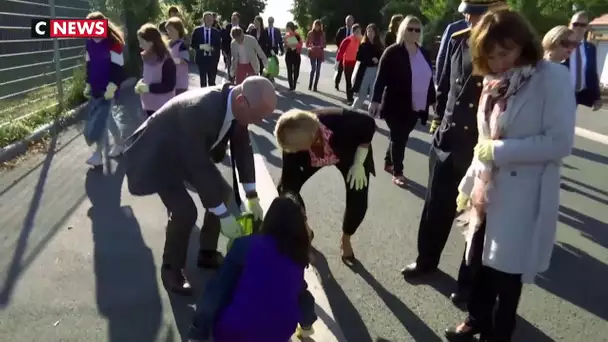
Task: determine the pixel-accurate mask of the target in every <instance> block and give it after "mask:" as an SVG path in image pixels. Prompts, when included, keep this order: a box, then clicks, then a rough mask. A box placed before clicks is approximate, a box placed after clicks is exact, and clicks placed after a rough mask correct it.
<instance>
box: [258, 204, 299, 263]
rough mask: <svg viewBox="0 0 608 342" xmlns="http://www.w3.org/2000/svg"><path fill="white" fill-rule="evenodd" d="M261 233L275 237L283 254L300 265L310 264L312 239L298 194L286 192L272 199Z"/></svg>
mask: <svg viewBox="0 0 608 342" xmlns="http://www.w3.org/2000/svg"><path fill="white" fill-rule="evenodd" d="M260 233H261V234H263V235H268V236H271V237H273V238H274V240H275V242H276V246H277V250H278V251H279V253H281V254H282V255H284V256H286V257H287V258H289V259H291V260H292V261H294V262H295V263H297V264H298V265H300V266H303V267H306V266H307V265H308V264H309V262H310V260H309V258H308V252H309V250H310V240H309V237H308V230H307V223H306V216H305V214H304V208H303V207H302V204H301V203H300V200H299V199H298V197H297V195H293V194H291V193H285V194H282V195H280V196H279V197H277V198H275V199H274V201H272V204H270V208H268V211H267V212H266V215H265V216H264V223H262V227H261V230H260Z"/></svg>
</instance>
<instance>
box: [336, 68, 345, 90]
mask: <svg viewBox="0 0 608 342" xmlns="http://www.w3.org/2000/svg"><path fill="white" fill-rule="evenodd" d="M336 63H338V70H336V75H335V77H334V82H335V83H336V88H338V87H339V86H340V81H342V72H343V71H344V67H343V66H342V63H339V62H336Z"/></svg>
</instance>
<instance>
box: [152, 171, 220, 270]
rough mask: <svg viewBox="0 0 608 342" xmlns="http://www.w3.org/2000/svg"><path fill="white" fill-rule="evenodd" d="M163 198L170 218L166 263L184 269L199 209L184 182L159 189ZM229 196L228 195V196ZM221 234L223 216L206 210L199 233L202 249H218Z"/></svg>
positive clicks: (165, 249) (164, 256)
mask: <svg viewBox="0 0 608 342" xmlns="http://www.w3.org/2000/svg"><path fill="white" fill-rule="evenodd" d="M158 195H159V196H160V199H161V201H162V202H163V204H164V205H165V207H166V208H167V214H168V216H169V221H168V222H167V231H166V237H165V248H164V251H163V265H164V266H168V267H170V268H172V269H182V268H184V267H185V265H186V256H187V254H188V244H189V241H190V233H191V232H192V228H193V227H194V225H195V224H196V219H197V218H198V211H197V210H196V205H195V204H194V201H193V200H192V197H191V196H190V194H189V193H188V191H187V190H186V186H185V185H184V183H183V182H181V181H180V182H177V181H176V182H173V183H172V185H171V186H167V187H166V188H165V189H164V190H162V191H159V193H158ZM226 197H228V195H227V196H226ZM219 236H220V219H219V218H218V217H217V216H215V215H214V214H212V213H211V212H209V211H207V212H205V218H204V221H203V226H202V227H201V234H200V247H199V248H200V251H201V252H211V251H215V250H216V249H217V240H218V238H219Z"/></svg>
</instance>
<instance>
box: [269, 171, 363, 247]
mask: <svg viewBox="0 0 608 342" xmlns="http://www.w3.org/2000/svg"><path fill="white" fill-rule="evenodd" d="M336 166H337V168H338V170H339V171H340V173H341V174H342V177H343V178H344V184H345V185H346V209H345V211H344V219H343V221H342V232H343V233H344V234H346V235H353V234H355V232H356V231H357V228H359V225H361V222H363V219H364V218H365V213H366V212H367V192H368V189H367V187H365V188H363V189H361V190H355V189H351V188H350V186H349V185H348V182H347V181H346V179H347V175H348V170H349V168H350V166H351V165H342V164H338V165H336ZM293 170H294V172H298V174H292V175H289V177H287V179H289V182H283V180H284V179H286V178H285V177H284V176H283V178H282V179H281V181H280V183H279V186H278V191H279V193H285V192H292V193H296V194H297V197H298V200H299V201H300V204H301V205H302V206H303V207H305V205H304V199H303V198H302V196H300V189H302V186H303V185H304V183H306V181H307V180H308V179H309V178H310V177H312V176H313V175H314V174H315V173H316V172H317V171H319V170H321V168H318V167H307V168H304V169H303V170H301V169H299V168H298V169H293ZM283 172H285V171H283ZM367 179H368V180H369V173H368V174H367Z"/></svg>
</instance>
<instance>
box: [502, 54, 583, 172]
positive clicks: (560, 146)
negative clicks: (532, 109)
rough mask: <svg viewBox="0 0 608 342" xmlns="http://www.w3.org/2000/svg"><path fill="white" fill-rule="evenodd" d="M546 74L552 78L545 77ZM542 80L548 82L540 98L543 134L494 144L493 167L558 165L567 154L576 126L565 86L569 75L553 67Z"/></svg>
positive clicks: (569, 89)
mask: <svg viewBox="0 0 608 342" xmlns="http://www.w3.org/2000/svg"><path fill="white" fill-rule="evenodd" d="M549 73H551V74H552V75H547V74H549ZM544 77H546V78H547V82H546V83H545V84H544V86H543V88H542V91H543V93H542V95H541V96H542V100H543V102H544V104H543V112H542V125H543V132H542V133H541V134H540V135H536V136H531V137H527V138H522V139H504V140H497V141H496V142H495V145H494V163H495V164H496V166H498V167H501V166H504V165H508V164H513V163H548V162H558V161H560V160H561V159H563V158H565V157H567V156H568V155H570V152H571V151H572V145H573V141H574V127H575V126H576V100H575V98H574V92H572V87H571V86H570V83H568V82H569V80H570V75H569V73H568V71H567V69H566V68H563V67H561V66H560V67H557V65H555V68H551V69H550V70H548V71H546V74H545V75H544ZM524 108H525V107H524ZM530 114H532V113H530Z"/></svg>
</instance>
